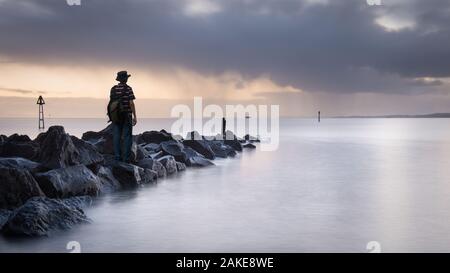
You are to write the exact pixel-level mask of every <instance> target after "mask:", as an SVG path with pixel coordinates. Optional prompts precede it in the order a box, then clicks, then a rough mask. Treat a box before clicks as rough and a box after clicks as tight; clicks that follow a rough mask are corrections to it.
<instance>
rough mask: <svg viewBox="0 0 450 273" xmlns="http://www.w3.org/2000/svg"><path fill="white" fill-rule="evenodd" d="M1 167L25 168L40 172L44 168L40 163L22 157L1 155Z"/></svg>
mask: <svg viewBox="0 0 450 273" xmlns="http://www.w3.org/2000/svg"><path fill="white" fill-rule="evenodd" d="M0 167H7V168H14V169H25V170H28V171H30V172H38V171H40V170H41V169H42V168H41V165H40V164H39V163H37V162H34V161H31V160H28V159H25V158H21V157H0Z"/></svg>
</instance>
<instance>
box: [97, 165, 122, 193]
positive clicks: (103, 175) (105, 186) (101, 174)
mask: <svg viewBox="0 0 450 273" xmlns="http://www.w3.org/2000/svg"><path fill="white" fill-rule="evenodd" d="M91 170H92V169H91ZM92 172H93V173H94V174H95V175H96V176H97V177H98V178H99V180H100V183H101V188H100V193H102V194H103V193H108V192H114V191H116V190H119V189H121V188H122V185H121V184H120V182H119V181H118V180H117V179H116V178H115V177H114V175H113V173H112V170H111V169H110V168H107V167H105V166H101V165H97V166H95V168H94V169H93V170H92Z"/></svg>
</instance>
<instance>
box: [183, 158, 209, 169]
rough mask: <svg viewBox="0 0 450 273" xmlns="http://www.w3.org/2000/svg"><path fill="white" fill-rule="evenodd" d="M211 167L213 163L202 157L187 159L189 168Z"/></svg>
mask: <svg viewBox="0 0 450 273" xmlns="http://www.w3.org/2000/svg"><path fill="white" fill-rule="evenodd" d="M211 165H214V163H212V162H211V161H209V160H208V159H206V158H203V157H192V158H190V159H189V167H207V166H211Z"/></svg>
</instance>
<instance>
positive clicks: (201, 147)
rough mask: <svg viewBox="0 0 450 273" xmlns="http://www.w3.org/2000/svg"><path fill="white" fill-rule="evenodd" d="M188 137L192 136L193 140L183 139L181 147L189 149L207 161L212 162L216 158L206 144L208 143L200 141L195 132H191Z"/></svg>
mask: <svg viewBox="0 0 450 273" xmlns="http://www.w3.org/2000/svg"><path fill="white" fill-rule="evenodd" d="M188 135H191V136H192V135H193V136H194V138H190V139H185V140H184V141H183V145H185V146H188V147H191V148H192V149H194V150H195V151H196V152H198V153H199V154H201V155H203V156H204V157H205V158H207V159H211V160H214V159H215V158H216V155H215V154H214V152H213V150H212V149H211V147H210V146H209V144H208V143H209V141H207V140H204V139H202V138H201V137H200V136H198V133H197V132H191V134H188Z"/></svg>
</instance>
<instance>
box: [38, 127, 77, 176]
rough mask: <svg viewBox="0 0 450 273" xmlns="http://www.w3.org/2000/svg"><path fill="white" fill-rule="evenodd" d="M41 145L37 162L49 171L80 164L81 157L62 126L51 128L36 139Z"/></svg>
mask: <svg viewBox="0 0 450 273" xmlns="http://www.w3.org/2000/svg"><path fill="white" fill-rule="evenodd" d="M37 139H38V140H37V141H38V142H39V143H40V144H41V150H40V153H39V160H38V161H39V162H41V163H42V165H43V166H45V167H47V168H49V169H58V168H65V167H69V166H73V165H77V164H80V163H81V162H80V161H81V156H80V153H79V152H78V149H77V148H76V147H75V145H74V143H73V141H72V138H71V137H70V136H69V134H67V133H66V132H65V130H64V127H62V126H52V127H50V128H49V129H48V131H47V132H46V133H42V134H40V135H39V136H38V138H37Z"/></svg>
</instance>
